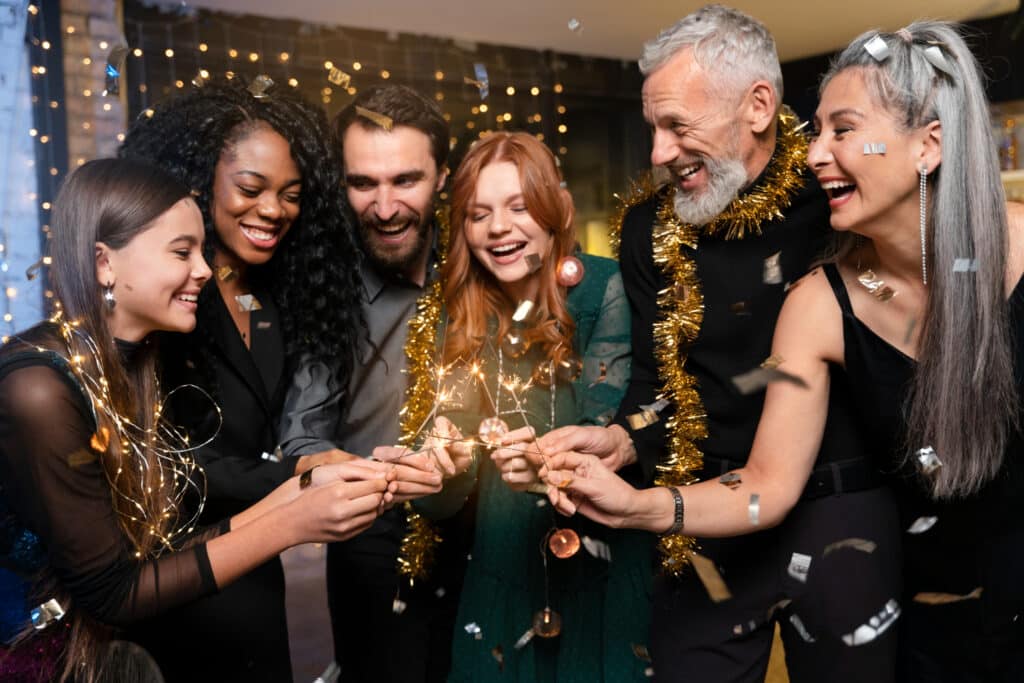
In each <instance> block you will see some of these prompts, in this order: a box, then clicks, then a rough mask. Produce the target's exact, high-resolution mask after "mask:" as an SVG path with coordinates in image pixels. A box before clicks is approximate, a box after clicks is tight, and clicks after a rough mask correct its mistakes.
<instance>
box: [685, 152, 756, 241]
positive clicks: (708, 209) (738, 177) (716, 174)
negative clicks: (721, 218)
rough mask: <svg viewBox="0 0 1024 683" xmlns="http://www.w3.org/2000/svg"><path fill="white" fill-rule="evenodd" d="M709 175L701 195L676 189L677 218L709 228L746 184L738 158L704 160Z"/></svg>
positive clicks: (744, 169) (700, 192)
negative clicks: (709, 224)
mask: <svg viewBox="0 0 1024 683" xmlns="http://www.w3.org/2000/svg"><path fill="white" fill-rule="evenodd" d="M701 161H702V162H703V163H704V169H705V171H707V174H708V183H707V186H706V187H704V188H703V189H702V190H700V191H699V194H698V193H693V192H684V191H683V190H680V189H678V188H677V189H676V195H675V209H676V215H677V216H678V217H679V219H680V220H681V221H683V222H684V223H691V224H693V225H707V224H708V223H710V222H711V221H713V220H714V219H715V218H717V217H718V215H719V214H720V213H722V212H723V211H725V209H726V207H727V206H729V204H730V203H731V202H732V200H733V199H735V198H736V196H737V195H738V194H739V192H740V190H742V189H743V187H744V185H746V184H747V169H746V168H745V167H744V166H743V162H742V161H740V160H739V159H737V158H729V159H722V160H719V159H711V158H709V157H706V158H704V159H702V160H701Z"/></svg>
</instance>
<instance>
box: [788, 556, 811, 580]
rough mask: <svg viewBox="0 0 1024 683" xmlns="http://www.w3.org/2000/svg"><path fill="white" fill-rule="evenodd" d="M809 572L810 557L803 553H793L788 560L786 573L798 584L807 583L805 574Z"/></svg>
mask: <svg viewBox="0 0 1024 683" xmlns="http://www.w3.org/2000/svg"><path fill="white" fill-rule="evenodd" d="M810 570H811V556H810V555H804V554H803V553H793V555H792V557H790V558H789V567H788V568H787V569H786V573H787V574H789V575H790V576H792V577H793V578H794V579H796V580H797V581H799V582H800V583H807V573H808V572H809V571H810Z"/></svg>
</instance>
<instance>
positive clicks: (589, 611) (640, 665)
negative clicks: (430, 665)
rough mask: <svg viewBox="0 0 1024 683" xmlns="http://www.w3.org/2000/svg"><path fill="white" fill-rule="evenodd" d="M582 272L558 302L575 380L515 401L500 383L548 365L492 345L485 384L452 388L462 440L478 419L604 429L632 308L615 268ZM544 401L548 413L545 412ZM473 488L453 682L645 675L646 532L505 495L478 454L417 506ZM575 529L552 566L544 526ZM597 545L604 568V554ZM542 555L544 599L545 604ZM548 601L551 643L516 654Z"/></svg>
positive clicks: (592, 261)
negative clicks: (569, 550) (577, 362)
mask: <svg viewBox="0 0 1024 683" xmlns="http://www.w3.org/2000/svg"><path fill="white" fill-rule="evenodd" d="M580 259H581V260H582V261H583V264H584V268H585V276H584V279H583V281H582V282H580V284H579V285H577V286H575V287H573V288H571V289H570V290H569V295H568V300H567V307H568V309H569V312H570V313H571V315H572V316H573V318H574V320H575V322H576V331H575V335H574V351H575V353H576V355H577V356H578V358H580V359H581V360H582V361H583V371H582V374H581V376H580V377H579V379H577V380H576V381H571V382H570V381H560V382H558V383H556V387H555V391H554V400H553V401H552V392H551V390H550V388H549V387H547V386H542V385H535V386H531V387H530V388H528V389H526V390H525V391H522V390H520V391H518V392H516V393H517V395H518V399H519V405H517V404H516V401H515V400H514V399H513V397H512V396H511V395H510V393H509V392H508V391H507V390H505V389H502V390H501V391H500V392H499V391H498V388H497V377H498V375H499V371H498V365H499V363H500V364H501V366H502V367H501V373H500V374H501V375H502V376H503V377H505V378H506V380H508V379H511V378H519V379H520V380H521V381H522V382H526V381H527V380H529V379H530V377H531V376H532V375H533V373H534V372H535V371H536V369H537V368H538V366H540V365H544V364H546V361H544V359H542V358H541V357H540V355H539V352H537V350H536V349H533V350H531V351H533V352H530V351H528V352H527V353H526V354H525V355H523V356H521V357H520V358H510V357H509V356H508V355H507V354H501V357H500V358H499V354H498V351H497V347H498V346H499V342H498V340H496V339H492V340H490V341H489V343H487V344H486V345H485V347H484V350H483V351H482V353H481V357H480V358H479V359H478V360H479V361H480V362H481V364H482V368H483V372H484V376H485V378H486V381H487V384H488V387H487V391H486V392H485V391H484V390H483V389H482V388H480V383H479V382H470V381H469V380H465V378H463V381H465V382H466V387H463V390H461V391H458V392H456V393H457V402H458V403H459V404H461V405H458V406H456V407H455V408H453V409H449V410H446V411H443V412H445V414H447V415H448V417H450V418H451V419H452V420H453V421H454V422H455V423H456V424H457V425H458V427H459V428H460V430H462V432H463V434H467V435H472V434H476V433H477V429H478V427H479V424H480V421H481V420H482V419H483V418H486V417H490V416H492V415H493V414H494V410H493V408H492V407H491V406H492V401H493V400H495V399H496V402H497V404H498V406H497V407H498V411H499V413H500V416H501V418H502V419H503V420H504V421H505V422H506V423H507V424H508V426H509V428H510V429H516V428H517V427H520V426H523V424H524V422H525V423H528V424H530V425H531V426H532V427H534V429H535V430H536V431H537V433H538V434H543V433H544V432H546V431H548V430H549V429H550V428H551V426H552V425H551V422H552V412H553V414H554V426H555V427H560V426H564V425H571V424H581V425H604V424H607V423H608V422H609V421H610V420H611V418H612V417H613V415H614V413H615V410H616V408H617V407H618V404H619V401H620V400H621V399H622V395H623V392H624V391H625V387H626V383H627V381H628V380H629V354H630V345H629V307H628V304H627V302H626V298H625V295H624V293H623V289H622V279H621V277H620V276H619V271H618V265H617V264H616V263H615V262H614V261H611V260H609V259H604V258H599V257H594V256H588V255H585V254H584V255H580ZM552 406H553V411H552ZM474 486H475V487H477V493H478V495H477V497H476V500H477V510H476V529H475V534H474V543H473V549H472V554H471V556H470V559H469V563H468V568H467V571H466V579H465V584H464V587H463V592H462V596H461V601H460V604H459V615H458V618H457V620H456V625H455V636H454V640H453V644H452V671H451V675H450V678H449V680H450V681H459V682H462V681H466V682H470V681H472V682H473V683H480V682H482V681H520V682H522V683H535V682H544V681H558V682H559V683H571V682H575V681H578V682H579V683H600V682H601V681H607V682H608V683H620V682H623V681H641V680H646V676H645V673H644V672H645V669H646V668H647V667H648V666H649V664H648V662H646V661H644V659H643V658H642V657H641V656H638V654H637V652H638V648H639V647H641V646H644V645H645V644H646V642H647V631H648V625H649V615H650V611H649V599H650V581H651V572H652V561H651V558H652V552H653V537H651V536H650V534H645V533H643V532H637V531H629V530H620V531H615V530H611V529H607V528H605V527H602V526H600V525H597V524H595V523H593V522H590V521H589V520H587V519H585V518H583V517H581V516H577V517H574V518H571V519H570V518H565V517H562V516H560V515H558V514H557V513H556V512H555V511H554V510H553V509H552V507H551V506H550V505H549V504H548V502H547V500H546V498H545V497H544V496H541V495H537V494H533V493H525V492H518V491H513V490H512V489H510V488H509V487H508V486H507V485H506V484H505V483H504V482H503V481H502V480H501V474H500V472H499V471H498V469H497V467H496V466H495V464H494V462H493V461H492V460H491V459H490V457H489V454H488V453H485V454H483V455H482V456H481V457H479V458H477V460H476V462H475V464H474V465H473V467H471V468H470V470H469V472H467V473H466V474H464V475H462V476H460V477H456V478H454V479H452V480H450V481H449V482H447V484H446V485H445V488H444V490H443V491H442V492H441V493H439V494H437V495H435V496H431V497H428V498H425V499H421V500H420V501H418V503H417V506H416V507H417V508H418V510H419V511H420V512H421V513H423V514H424V515H426V516H428V517H432V518H435V519H439V518H443V517H445V516H448V515H451V514H454V512H455V511H457V510H458V509H459V508H460V507H461V506H462V505H463V504H464V503H465V501H466V499H467V496H468V495H469V493H470V492H471V490H472V489H473V487H474ZM555 526H557V527H569V528H572V529H574V530H575V531H576V532H577V534H578V535H579V537H580V539H583V541H584V545H585V546H586V545H589V546H590V547H591V548H597V550H596V552H591V551H590V550H588V548H586V547H581V548H580V550H579V552H577V553H576V554H575V555H574V556H573V557H570V558H568V559H558V558H556V557H555V556H554V555H552V553H551V552H550V550H548V549H547V544H546V543H545V539H546V537H547V535H548V533H549V532H550V531H551V530H552V528H553V527H555ZM604 549H606V550H607V551H608V553H610V561H609V560H608V559H605V558H603V557H601V556H600V555H601V554H603V553H602V551H603V550H604ZM545 559H546V563H547V582H546V583H547V591H546V593H547V597H545V571H544V564H545ZM545 605H549V606H550V607H551V609H552V610H554V611H555V612H557V613H558V614H559V615H560V616H561V619H562V627H561V633H560V635H558V636H557V637H554V638H547V639H544V638H540V637H534V638H532V639H531V640H530V641H529V642H528V643H527V644H526V645H524V646H522V647H520V648H516V643H517V641H519V640H520V638H521V637H522V636H523V634H524V633H525V632H526V631H527V630H529V629H530V627H531V624H532V623H533V618H534V615H535V614H536V613H537V612H538V611H540V610H542V609H543V608H544V607H545Z"/></svg>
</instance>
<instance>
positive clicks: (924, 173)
mask: <svg viewBox="0 0 1024 683" xmlns="http://www.w3.org/2000/svg"><path fill="white" fill-rule="evenodd" d="M917 173H918V175H919V176H920V179H921V185H920V190H919V192H918V194H919V197H920V205H921V206H920V217H921V282H923V283H924V284H928V241H927V240H928V237H927V226H926V225H925V222H926V219H927V217H928V167H927V166H925V165H924V164H921V165H920V166H918V167H917Z"/></svg>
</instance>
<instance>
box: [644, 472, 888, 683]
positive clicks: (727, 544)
mask: <svg viewBox="0 0 1024 683" xmlns="http://www.w3.org/2000/svg"><path fill="white" fill-rule="evenodd" d="M741 492H742V491H740V492H738V493H741ZM849 539H860V540H861V541H865V542H869V543H863V542H860V541H851V542H847V543H845V544H843V545H842V546H841V547H835V546H833V547H832V548H830V547H829V546H831V545H832V544H834V543H837V542H839V541H844V540H845V541H849ZM870 543H873V544H874V546H873V547H872V546H871V545H870ZM900 543H901V529H900V526H899V518H898V513H897V509H896V505H895V502H894V500H893V497H892V494H891V492H890V491H889V490H888V489H885V488H877V489H871V490H867V491H860V492H855V493H843V494H840V495H833V496H828V497H825V498H820V499H816V500H810V501H801V502H800V503H798V504H797V506H796V507H795V508H794V509H793V510H792V511H791V512H790V514H789V516H788V517H787V518H786V520H785V521H784V522H783V523H782V524H781V525H779V526H778V527H776V528H774V529H769V530H765V531H762V532H758V533H755V534H751V535H748V536H740V537H736V538H725V539H701V540H700V547H699V552H700V553H701V554H703V555H705V556H707V557H709V558H711V559H712V560H713V561H714V562H715V564H716V565H717V566H718V568H719V571H720V572H721V574H722V577H723V579H724V580H725V582H726V585H727V586H728V587H729V590H730V591H731V593H732V598H730V599H728V600H725V601H723V602H720V603H714V602H712V601H711V600H710V598H709V597H708V594H707V591H706V590H705V589H704V587H703V586H702V585H701V583H700V581H699V580H698V579H697V578H696V576H695V575H693V574H692V572H691V573H688V574H687V575H685V576H684V577H683V578H682V579H679V580H676V579H672V578H666V577H659V578H658V579H657V580H656V581H655V586H654V596H653V610H652V623H651V638H650V651H651V656H652V664H653V668H654V675H655V680H656V681H661V682H662V683H667V682H676V681H678V682H682V681H708V682H711V683H726V682H728V683H733V682H736V683H740V682H743V683H746V682H754V681H758V682H760V681H763V680H764V677H765V672H766V670H767V667H768V659H769V655H770V652H771V643H772V638H773V634H774V629H775V623H776V622H777V623H779V624H780V626H781V632H782V637H783V642H784V645H785V650H786V666H787V668H788V670H789V680H790V681H791V682H792V683H810V682H812V681H813V682H815V683H818V682H821V681H829V683H841V682H843V681H851V682H853V681H857V682H861V681H872V683H885V682H887V681H895V680H896V677H895V676H896V673H895V669H896V655H897V641H898V635H897V634H898V631H899V628H898V626H897V624H898V621H899V620H898V619H897V618H895V617H894V616H893V612H892V609H889V610H888V611H887V605H889V606H890V607H891V606H892V604H893V603H891V602H890V601H893V600H895V601H896V602H897V603H899V601H900V597H901V579H900V576H901V546H900ZM826 549H828V553H827V554H826ZM868 549H870V552H868ZM803 567H806V573H804V571H802V568H803ZM801 579H805V580H801ZM901 607H902V606H901ZM873 618H874V619H875V622H872V619H873ZM872 623H876V624H878V625H879V626H881V625H883V624H884V625H886V628H885V629H884V630H883V631H882V632H881V633H880V634H877V635H875V636H874V637H871V636H870V634H869V633H866V632H865V631H864V630H861V631H860V632H859V633H860V635H857V634H858V631H857V629H858V627H860V626H863V625H868V626H869V627H870V628H874V627H873V626H871V624H872ZM875 630H876V632H877V631H878V630H879V629H875ZM843 636H847V637H848V639H849V640H851V641H854V638H856V641H854V642H859V641H860V640H864V639H865V638H868V639H869V640H868V641H867V642H864V643H863V644H857V645H850V644H848V643H847V642H846V641H845V640H844V638H843Z"/></svg>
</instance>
